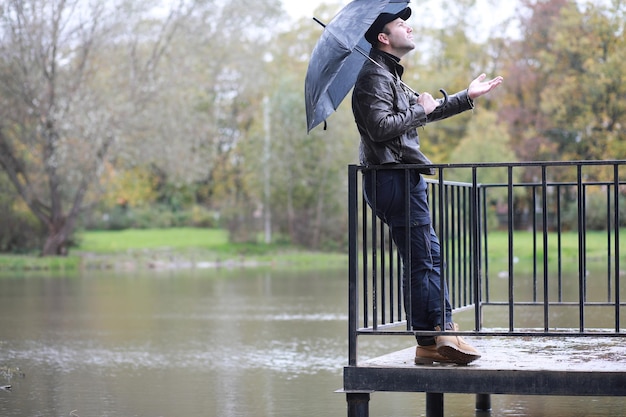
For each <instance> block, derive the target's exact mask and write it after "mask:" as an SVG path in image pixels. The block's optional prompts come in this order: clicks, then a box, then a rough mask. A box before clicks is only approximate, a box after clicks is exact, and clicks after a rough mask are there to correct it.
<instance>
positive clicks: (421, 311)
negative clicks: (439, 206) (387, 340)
mask: <svg viewBox="0 0 626 417" xmlns="http://www.w3.org/2000/svg"><path fill="white" fill-rule="evenodd" d="M405 173H406V174H408V175H409V190H408V191H409V193H408V196H406V180H405ZM372 177H373V174H372V172H371V171H366V172H365V173H364V176H363V180H364V181H363V187H364V193H365V198H366V201H367V203H368V204H369V205H370V207H374V201H373V197H374V195H373V191H374V189H373V188H372V185H373V184H372ZM407 197H408V198H409V199H410V200H409V201H410V213H409V227H408V229H409V231H408V233H410V251H409V250H408V249H409V248H407V245H406V237H407V223H406V198H407ZM375 206H376V215H377V216H378V217H379V218H380V219H381V220H382V221H384V222H385V223H386V224H387V225H388V226H389V228H390V231H391V238H392V239H393V241H394V243H395V245H396V247H397V249H398V253H399V254H400V258H401V259H402V264H403V269H404V270H403V283H404V294H407V293H408V292H409V291H408V282H409V281H408V280H407V270H406V269H407V268H406V265H408V264H409V262H408V256H409V253H410V256H411V258H410V264H411V271H410V277H411V279H410V282H411V289H410V294H411V298H410V300H411V311H410V314H409V312H408V308H407V307H408V306H407V304H408V302H406V301H405V311H407V315H409V318H410V320H411V326H412V329H413V330H434V328H435V326H440V325H441V318H442V308H441V248H440V245H439V239H438V238H437V235H436V234H435V231H434V229H433V227H432V225H431V221H430V211H429V207H428V187H427V184H426V181H424V179H423V178H422V176H421V175H420V174H419V173H417V172H416V171H414V170H409V171H406V170H380V171H377V172H376V204H375ZM443 291H444V294H445V295H444V298H445V307H444V308H443V310H444V311H445V323H446V327H449V325H448V323H451V321H452V308H451V307H450V301H449V296H448V289H447V288H446V286H445V285H444V288H443ZM405 300H406V297H405ZM417 342H418V343H419V344H420V345H432V344H434V343H435V341H434V338H432V337H417Z"/></svg>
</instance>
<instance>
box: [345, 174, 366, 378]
mask: <svg viewBox="0 0 626 417" xmlns="http://www.w3.org/2000/svg"><path fill="white" fill-rule="evenodd" d="M357 178H358V177H357V167H356V166H355V165H350V166H349V167H348V236H349V237H348V252H349V255H348V364H349V365H350V366H356V363H357V335H356V331H357V326H358V292H359V290H358V288H359V282H358V271H359V264H358V262H359V253H358V229H359V219H358V215H357V212H358V205H359V203H358V192H357V189H358V187H357ZM363 232H364V233H365V231H363Z"/></svg>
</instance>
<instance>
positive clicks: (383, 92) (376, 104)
mask: <svg viewBox="0 0 626 417" xmlns="http://www.w3.org/2000/svg"><path fill="white" fill-rule="evenodd" d="M362 80H365V81H362V82H360V83H359V82H357V85H355V87H354V92H353V97H354V99H355V100H356V103H357V104H356V106H355V107H356V110H357V111H358V112H359V113H360V115H359V116H360V117H359V119H361V121H362V123H363V124H364V127H365V129H366V130H367V132H368V136H369V137H370V139H371V140H372V141H374V142H385V141H388V140H392V139H395V138H397V137H398V136H401V135H402V134H404V133H405V132H406V131H407V130H409V129H415V128H417V127H420V126H424V125H425V124H426V123H427V121H428V119H427V117H426V113H425V112H424V108H423V107H422V106H421V105H419V104H417V102H416V100H409V97H408V96H407V95H406V94H405V93H404V91H403V90H401V89H400V88H399V86H398V85H396V84H395V81H394V79H393V78H392V77H391V76H389V75H387V74H383V73H379V72H372V73H371V74H369V76H368V77H364V78H362Z"/></svg>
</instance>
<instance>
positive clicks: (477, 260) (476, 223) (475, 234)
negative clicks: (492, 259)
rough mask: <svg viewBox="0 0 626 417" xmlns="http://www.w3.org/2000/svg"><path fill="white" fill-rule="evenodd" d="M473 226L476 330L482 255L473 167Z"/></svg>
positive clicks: (478, 321)
mask: <svg viewBox="0 0 626 417" xmlns="http://www.w3.org/2000/svg"><path fill="white" fill-rule="evenodd" d="M471 201H472V223H471V224H472V226H471V247H472V253H471V262H472V279H471V280H470V282H471V283H472V285H473V287H472V290H473V297H472V298H473V301H474V325H475V327H474V328H475V330H476V331H478V330H480V322H481V320H480V281H479V280H480V257H479V256H478V253H479V247H480V242H479V238H478V237H479V236H480V212H479V210H478V204H479V198H478V169H477V168H476V167H473V168H472V198H471Z"/></svg>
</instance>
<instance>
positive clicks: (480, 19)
mask: <svg viewBox="0 0 626 417" xmlns="http://www.w3.org/2000/svg"><path fill="white" fill-rule="evenodd" d="M282 2H283V6H284V8H285V10H286V11H287V13H289V14H290V15H291V16H292V17H294V18H295V19H300V18H303V17H306V18H313V11H314V10H315V9H316V8H317V7H318V6H319V5H321V4H339V5H340V6H339V7H338V8H337V12H339V10H340V9H341V7H343V6H345V5H346V4H348V3H349V2H350V0H282ZM516 3H517V2H510V1H496V0H477V2H476V4H477V5H476V8H475V9H474V13H473V18H474V20H476V21H477V25H476V26H477V27H483V28H491V27H493V26H495V25H496V24H498V23H500V22H502V21H503V20H505V19H506V18H507V17H510V16H512V15H513V13H514V11H515V10H514V7H515V4H516ZM439 5H441V2H440V1H423V4H422V5H421V6H420V7H422V8H424V11H425V14H428V15H429V16H430V20H431V21H432V23H433V24H434V25H435V26H439V25H441V24H442V23H443V21H444V19H445V16H444V14H443V12H442V10H441V9H440V8H439V7H438V6H439ZM409 6H410V7H411V8H412V9H413V11H414V12H415V10H416V7H417V6H416V1H415V0H413V1H410V2H409ZM414 15H416V14H415V13H414ZM416 16H417V15H416ZM487 32H488V30H487V31H482V33H484V34H485V35H486V34H487Z"/></svg>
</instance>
